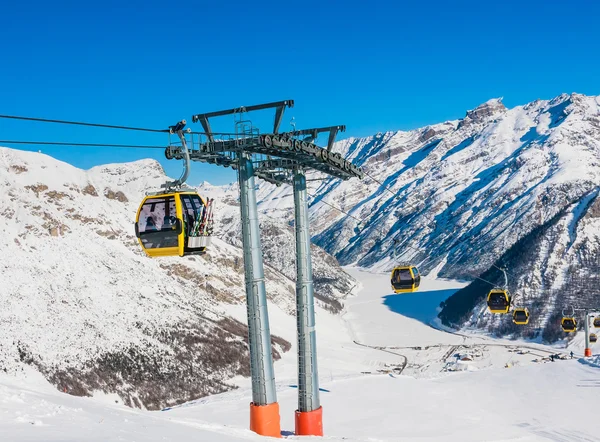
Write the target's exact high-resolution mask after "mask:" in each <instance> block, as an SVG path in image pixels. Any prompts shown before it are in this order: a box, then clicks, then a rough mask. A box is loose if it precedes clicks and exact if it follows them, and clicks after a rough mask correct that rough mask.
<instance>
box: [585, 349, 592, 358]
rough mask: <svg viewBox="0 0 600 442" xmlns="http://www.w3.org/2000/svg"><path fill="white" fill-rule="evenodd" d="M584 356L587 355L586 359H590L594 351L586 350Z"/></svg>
mask: <svg viewBox="0 0 600 442" xmlns="http://www.w3.org/2000/svg"><path fill="white" fill-rule="evenodd" d="M584 355H585V357H586V358H589V357H590V356H592V349H591V348H586V349H585V353H584Z"/></svg>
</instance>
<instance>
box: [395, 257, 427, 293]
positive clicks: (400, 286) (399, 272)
mask: <svg viewBox="0 0 600 442" xmlns="http://www.w3.org/2000/svg"><path fill="white" fill-rule="evenodd" d="M390 279H391V283H392V289H393V290H394V293H410V292H416V291H417V290H418V289H419V285H420V284H421V274H420V273H419V269H417V267H415V266H414V265H411V264H407V265H398V266H396V267H394V270H392V276H391V278H390Z"/></svg>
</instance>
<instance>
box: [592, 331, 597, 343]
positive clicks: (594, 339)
mask: <svg viewBox="0 0 600 442" xmlns="http://www.w3.org/2000/svg"><path fill="white" fill-rule="evenodd" d="M597 341H598V336H596V333H590V342H591V343H594V342H597Z"/></svg>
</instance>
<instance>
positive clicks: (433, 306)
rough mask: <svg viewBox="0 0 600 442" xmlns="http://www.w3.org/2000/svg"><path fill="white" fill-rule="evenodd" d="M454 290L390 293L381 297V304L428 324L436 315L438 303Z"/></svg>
mask: <svg viewBox="0 0 600 442" xmlns="http://www.w3.org/2000/svg"><path fill="white" fill-rule="evenodd" d="M456 290H457V289H446V290H430V291H426V292H421V291H419V292H414V293H398V294H391V295H387V296H384V297H383V304H384V305H385V306H386V307H387V308H389V309H390V310H391V311H393V312H394V313H398V314H400V315H402V316H406V317H408V318H412V319H416V320H417V321H420V322H422V323H424V324H426V325H429V324H430V323H431V321H432V320H433V319H435V318H436V317H437V313H438V308H439V306H440V303H441V302H442V301H445V300H446V299H448V298H449V297H450V296H451V295H452V294H453V293H454V292H456Z"/></svg>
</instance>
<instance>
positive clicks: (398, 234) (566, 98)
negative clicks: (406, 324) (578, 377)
mask: <svg viewBox="0 0 600 442" xmlns="http://www.w3.org/2000/svg"><path fill="white" fill-rule="evenodd" d="M334 149H335V150H336V151H338V152H340V153H342V154H343V155H344V156H345V157H346V158H347V159H351V160H352V161H354V162H355V163H356V164H358V165H360V166H362V167H363V169H364V171H365V172H366V177H365V179H364V180H363V181H362V182H360V181H358V180H357V179H354V180H349V181H346V182H342V181H340V180H333V179H329V180H325V181H324V182H322V183H321V184H320V185H318V187H317V184H316V183H314V182H313V183H311V184H312V185H313V186H312V192H313V193H315V196H316V197H315V199H314V200H313V202H312V204H311V220H312V226H313V228H314V231H313V233H314V237H313V240H314V241H315V243H316V244H318V245H320V246H321V247H323V248H324V249H325V250H326V251H328V252H330V253H332V254H333V255H334V256H335V257H337V258H338V260H339V261H340V262H341V263H342V264H357V265H359V266H363V267H367V268H370V269H372V270H382V271H385V270H388V269H390V268H391V266H392V265H393V258H392V245H393V241H394V240H395V239H396V240H398V244H399V246H398V248H397V250H398V251H399V253H398V257H397V259H398V260H401V261H411V262H414V263H416V264H418V265H420V267H421V268H422V271H424V272H425V273H429V274H430V275H440V276H441V277H451V278H464V279H471V280H472V279H474V277H475V276H481V277H482V278H484V279H486V280H487V281H489V282H490V283H493V284H500V283H501V282H502V281H503V278H502V274H501V273H500V272H499V271H498V270H497V269H496V268H495V267H493V265H494V264H498V265H499V263H502V264H505V265H507V266H508V268H509V287H510V289H511V290H512V291H513V292H514V293H516V294H517V298H516V300H517V302H518V303H519V304H523V305H527V306H529V307H530V310H532V320H531V323H530V325H528V326H526V327H522V328H520V330H521V331H522V332H524V333H525V334H527V335H529V336H534V335H537V334H539V333H540V332H541V331H545V334H544V336H545V337H546V338H547V339H553V338H554V337H555V336H553V335H552V333H551V332H550V330H551V329H552V330H555V329H556V326H557V324H556V322H555V321H556V320H557V317H558V316H557V315H559V314H560V313H561V311H562V307H563V306H564V305H565V304H569V303H574V304H575V307H577V306H578V305H581V304H589V303H592V304H593V303H595V305H599V306H600V292H599V291H598V289H597V288H596V287H597V284H593V283H592V284H588V282H589V281H590V278H591V276H590V275H593V274H595V273H597V270H598V267H599V266H598V262H599V257H600V242H599V239H598V235H597V232H598V228H599V227H600V219H598V218H599V216H600V201H599V200H598V199H597V196H598V189H599V188H598V186H599V184H600V97H590V96H584V95H580V94H570V95H567V94H563V95H560V96H558V97H556V98H554V99H552V100H536V101H534V102H532V103H529V104H526V105H524V106H517V107H515V108H513V109H507V108H506V107H505V106H504V105H503V103H502V101H501V99H492V100H489V101H488V102H486V103H483V104H482V105H480V106H478V107H477V108H475V109H473V110H470V111H468V112H467V113H466V116H465V117H464V118H463V119H460V120H456V121H448V122H445V123H441V124H436V125H432V126H428V127H424V128H421V129H416V130H412V131H397V132H386V133H379V134H377V135H375V136H372V137H367V138H350V139H347V140H342V141H340V142H338V143H336V145H335V147H334ZM263 187H264V190H263V193H264V194H265V195H266V199H267V200H268V199H269V194H272V195H273V197H274V198H280V197H281V193H282V192H283V191H282V189H281V188H274V187H273V186H272V185H263ZM326 203H329V204H330V205H333V206H336V207H338V208H340V209H342V210H344V211H346V212H349V213H350V214H351V215H352V217H348V216H346V215H345V214H343V213H340V212H339V211H337V210H335V209H333V208H332V207H330V206H329V205H327V204H326ZM288 204H289V203H288ZM287 216H288V218H289V216H290V213H289V211H288V212H287ZM357 219H358V220H361V222H360V223H359V222H358V221H357ZM588 285H589V286H590V287H592V288H593V290H592V291H589V289H588V288H587V286H588ZM490 287H491V284H489V283H487V282H483V281H481V280H478V282H477V283H476V284H473V285H471V286H470V287H467V288H465V289H463V290H461V291H459V292H458V293H457V294H456V295H455V296H454V297H453V298H451V299H450V300H449V301H448V302H447V303H446V304H445V308H444V309H443V311H442V312H441V316H440V317H441V318H442V320H443V321H444V323H445V324H447V325H450V324H452V325H457V326H461V325H473V326H476V327H486V326H489V327H490V328H491V329H493V330H495V331H500V332H501V333H507V332H514V331H515V327H513V326H512V323H510V319H509V318H506V317H504V318H498V317H496V318H493V319H491V318H490V317H489V315H487V314H485V312H483V313H482V314H480V313H481V312H482V310H483V309H482V305H483V296H484V295H485V294H486V293H487V291H489V289H490Z"/></svg>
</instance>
